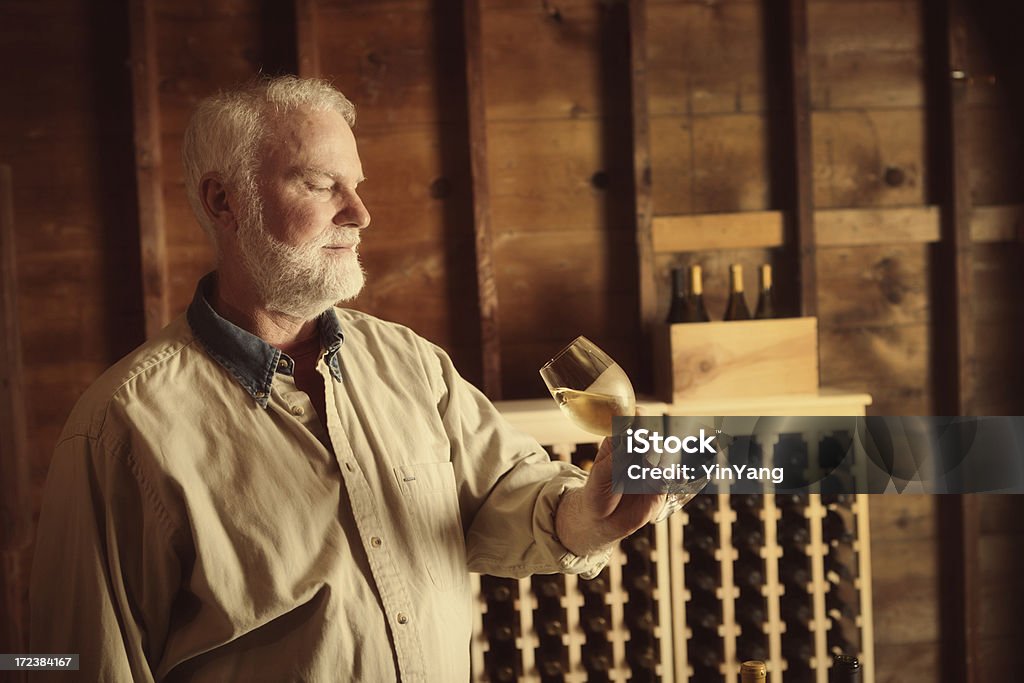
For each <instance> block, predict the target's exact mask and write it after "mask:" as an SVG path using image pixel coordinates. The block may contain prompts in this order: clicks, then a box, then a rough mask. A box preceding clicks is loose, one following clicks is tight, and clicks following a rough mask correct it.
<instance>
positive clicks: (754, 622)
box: [736, 596, 768, 633]
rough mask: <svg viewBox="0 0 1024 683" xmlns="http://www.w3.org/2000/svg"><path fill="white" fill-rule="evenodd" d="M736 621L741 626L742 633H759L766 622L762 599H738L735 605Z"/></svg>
mask: <svg viewBox="0 0 1024 683" xmlns="http://www.w3.org/2000/svg"><path fill="white" fill-rule="evenodd" d="M736 621H737V622H739V624H740V625H741V626H743V631H744V632H747V631H748V630H749V631H750V632H751V633H761V632H762V630H763V629H764V623H765V622H766V621H768V612H767V610H765V605H764V598H762V597H758V598H757V601H756V602H755V601H754V600H749V599H746V598H744V597H742V596H741V597H740V599H739V601H738V602H737V603H736Z"/></svg>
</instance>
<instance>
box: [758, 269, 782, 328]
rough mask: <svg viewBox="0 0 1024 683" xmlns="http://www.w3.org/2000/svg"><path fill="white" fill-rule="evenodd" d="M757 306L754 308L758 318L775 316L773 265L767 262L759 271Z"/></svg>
mask: <svg viewBox="0 0 1024 683" xmlns="http://www.w3.org/2000/svg"><path fill="white" fill-rule="evenodd" d="M758 284H759V285H760V286H759V287H758V289H759V292H758V295H757V308H756V309H755V310H754V317H755V318H757V319H759V320H760V319H764V318H775V317H777V315H776V313H775V297H774V295H773V294H772V267H771V266H770V265H768V264H767V263H765V264H762V265H761V268H760V270H759V271H758Z"/></svg>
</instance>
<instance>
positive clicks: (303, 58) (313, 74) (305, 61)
mask: <svg viewBox="0 0 1024 683" xmlns="http://www.w3.org/2000/svg"><path fill="white" fill-rule="evenodd" d="M319 14H320V10H319V8H318V5H317V0H295V32H296V38H297V41H296V42H297V47H298V53H299V75H300V76H302V77H303V78H320V74H321V70H320V36H319V34H318V33H317V26H318V24H319V19H320V17H319Z"/></svg>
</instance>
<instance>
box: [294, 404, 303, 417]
mask: <svg viewBox="0 0 1024 683" xmlns="http://www.w3.org/2000/svg"><path fill="white" fill-rule="evenodd" d="M305 414H306V409H305V408H303V407H302V406H292V415H295V416H297V417H298V416H302V415H305Z"/></svg>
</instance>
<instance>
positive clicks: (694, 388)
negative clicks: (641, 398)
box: [654, 317, 818, 402]
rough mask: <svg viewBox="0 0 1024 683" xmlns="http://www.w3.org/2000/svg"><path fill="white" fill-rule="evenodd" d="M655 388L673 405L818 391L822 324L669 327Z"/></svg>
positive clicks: (659, 340) (662, 332)
mask: <svg viewBox="0 0 1024 683" xmlns="http://www.w3.org/2000/svg"><path fill="white" fill-rule="evenodd" d="M654 367H655V378H656V380H655V383H656V390H657V392H658V397H659V398H661V399H662V400H665V401H669V402H676V401H685V400H692V399H718V398H730V397H736V396H768V395H780V394H813V393H817V391H818V319H817V318H814V317H807V318H778V319H772V320H736V321H727V322H725V321H722V322H708V323H686V324H680V325H664V326H662V327H661V329H659V330H658V331H657V332H656V334H655V366H654Z"/></svg>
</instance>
